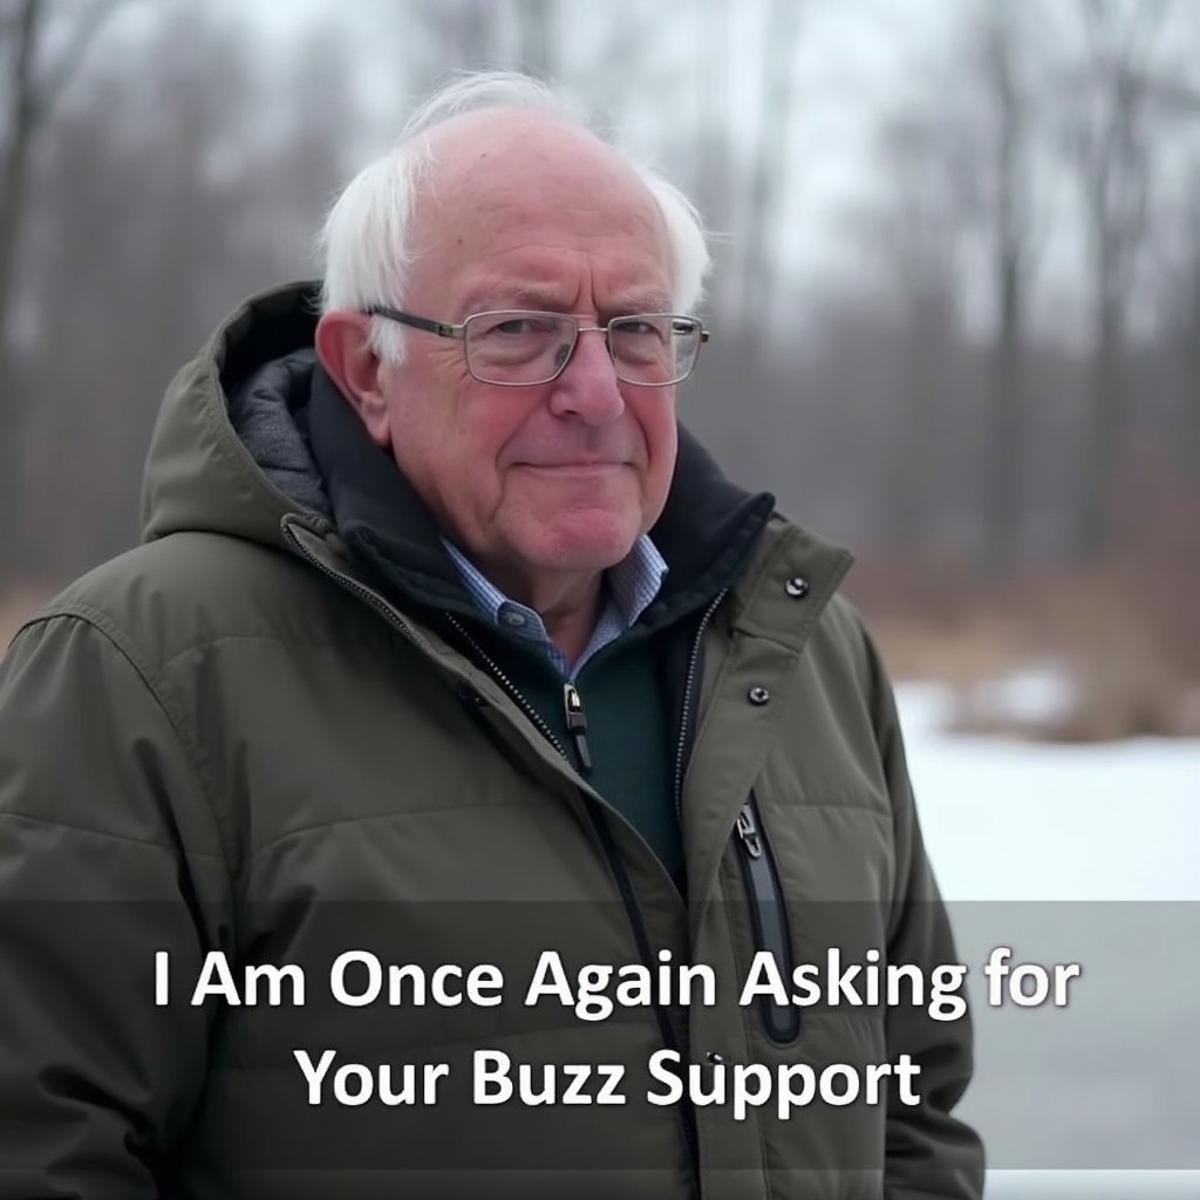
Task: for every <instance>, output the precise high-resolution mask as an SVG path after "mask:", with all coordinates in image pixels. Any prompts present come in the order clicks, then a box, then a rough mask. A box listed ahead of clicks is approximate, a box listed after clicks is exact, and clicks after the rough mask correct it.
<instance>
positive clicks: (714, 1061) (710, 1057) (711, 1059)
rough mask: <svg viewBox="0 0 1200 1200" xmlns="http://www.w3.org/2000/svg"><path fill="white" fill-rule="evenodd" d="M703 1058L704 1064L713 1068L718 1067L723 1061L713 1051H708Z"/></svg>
mask: <svg viewBox="0 0 1200 1200" xmlns="http://www.w3.org/2000/svg"><path fill="white" fill-rule="evenodd" d="M704 1058H705V1061H706V1062H708V1063H709V1064H710V1065H711V1066H714V1067H719V1066H720V1065H721V1064H722V1063H723V1062H724V1061H725V1059H724V1058H723V1057H722V1056H721V1055H719V1054H718V1053H717V1052H716V1051H715V1050H710V1051H709V1052H708V1053H707V1054H706V1055H705V1056H704Z"/></svg>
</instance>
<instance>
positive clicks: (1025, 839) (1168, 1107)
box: [897, 685, 1200, 1200]
mask: <svg viewBox="0 0 1200 1200" xmlns="http://www.w3.org/2000/svg"><path fill="white" fill-rule="evenodd" d="M897 696H898V701H899V705H900V710H901V717H902V721H903V725H904V731H905V740H906V745H907V748H908V759H909V770H910V774H911V776H912V780H913V784H914V788H915V790H916V795H917V803H918V808H919V812H920V817H921V822H922V826H923V829H924V833H925V840H926V845H927V848H928V850H929V854H930V857H931V859H932V861H933V864H934V867H935V870H936V873H937V876H938V880H939V883H940V885H941V889H942V893H943V895H944V896H945V897H946V899H947V901H948V902H949V907H950V911H951V919H952V921H953V923H954V928H955V933H956V939H957V942H958V950H959V957H960V959H961V961H963V962H966V963H968V964H971V974H970V975H969V977H968V978H969V981H970V982H969V987H970V995H971V999H972V1006H973V1019H974V1021H975V1025H976V1057H977V1065H976V1073H975V1078H974V1080H973V1082H972V1085H971V1088H970V1090H969V1091H968V1093H967V1096H966V1097H965V1098H964V1100H963V1102H962V1104H961V1105H960V1107H959V1109H958V1112H959V1113H960V1115H962V1116H963V1118H964V1119H966V1120H968V1121H970V1122H971V1123H972V1124H973V1125H975V1127H976V1128H977V1129H979V1131H980V1133H981V1134H982V1135H983V1137H984V1140H985V1142H986V1144H987V1147H988V1162H989V1167H992V1168H995V1169H993V1170H991V1171H990V1172H989V1178H988V1192H987V1196H988V1198H989V1200H1016V1198H1018V1197H1020V1198H1021V1200H1035V1198H1037V1200H1040V1198H1042V1197H1046V1198H1047V1200H1082V1198H1084V1197H1087V1198H1091V1197H1095V1198H1096V1200H1159V1198H1164V1200H1165V1198H1167V1197H1170V1198H1171V1200H1176V1198H1178V1200H1182V1198H1183V1197H1188V1198H1189V1200H1200V1029H1198V1026H1200V953H1198V951H1200V904H1197V903H1196V901H1200V865H1198V863H1200V741H1191V742H1179V741H1175V742H1168V741H1159V740H1151V739H1144V740H1136V741H1129V742H1124V743H1119V744H1113V745H1102V746H1054V745H1036V744H1026V743H1021V742H1016V741H1005V740H1000V739H993V738H982V737H967V736H960V735H954V734H947V733H944V732H943V731H942V728H941V726H942V723H943V722H944V720H945V719H946V717H947V715H948V712H949V709H948V697H947V695H946V693H945V692H943V691H942V690H941V689H939V688H936V687H927V686H925V685H904V686H901V687H900V688H898V689H897ZM977 902H982V903H977ZM1147 902H1156V903H1147ZM1188 902H1190V903H1188ZM1001 943H1003V944H1009V945H1012V946H1013V948H1014V958H1015V959H1017V960H1021V961H1030V962H1038V963H1053V962H1064V961H1073V962H1080V963H1082V964H1083V968H1084V975H1083V976H1082V977H1081V978H1080V979H1079V980H1078V981H1077V982H1076V987H1077V989H1078V990H1076V991H1073V992H1072V994H1071V1003H1070V1004H1069V1005H1068V1006H1067V1007H1066V1008H1065V1009H1059V1010H1054V1009H1052V1008H1050V1007H1049V1006H1047V1007H1045V1008H1042V1009H1024V1010H1014V1009H1013V1008H1012V1006H1011V1005H1009V1006H1007V1007H1005V1008H1001V1009H991V1008H988V1007H987V1006H986V1004H985V1003H983V999H982V998H983V995H984V993H983V979H982V973H981V972H980V971H979V970H978V964H980V963H982V961H983V960H984V958H986V956H987V953H988V951H989V950H990V948H991V947H992V946H994V945H997V944H1001ZM1085 1166H1095V1167H1100V1168H1106V1169H1102V1170H1093V1171H1084V1170H1082V1169H1081V1168H1083V1167H1085ZM1122 1167H1127V1168H1132V1169H1128V1170H1119V1169H1117V1168H1122ZM1017 1168H1041V1169H1017ZM1052 1168H1053V1169H1052ZM1159 1168H1177V1169H1174V1170H1168V1169H1159Z"/></svg>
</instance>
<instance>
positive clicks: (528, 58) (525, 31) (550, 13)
mask: <svg viewBox="0 0 1200 1200" xmlns="http://www.w3.org/2000/svg"><path fill="white" fill-rule="evenodd" d="M560 9H561V0H517V3H515V4H513V6H512V8H511V10H510V11H511V12H512V17H513V21H514V23H515V25H516V32H517V68H518V69H519V70H521V71H525V72H527V73H528V74H530V75H535V76H537V77H538V78H539V79H554V78H555V77H556V76H557V75H558V72H559V53H560V49H559V15H560Z"/></svg>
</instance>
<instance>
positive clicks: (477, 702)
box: [454, 679, 487, 708]
mask: <svg viewBox="0 0 1200 1200" xmlns="http://www.w3.org/2000/svg"><path fill="white" fill-rule="evenodd" d="M454 690H455V691H456V692H457V693H458V698H459V699H460V700H461V701H462V702H463V703H464V704H470V705H471V706H472V707H473V708H482V707H483V706H484V705H485V704H486V703H487V701H486V700H485V699H484V698H483V697H482V696H481V695H480V694H479V693H478V692H477V691H476V690H475V689H474V688H473V687H472V686H471V685H470V684H469V683H464V682H463V681H462V680H461V679H460V680H459V681H458V683H456V684H455V685H454Z"/></svg>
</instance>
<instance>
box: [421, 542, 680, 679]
mask: <svg viewBox="0 0 1200 1200" xmlns="http://www.w3.org/2000/svg"><path fill="white" fill-rule="evenodd" d="M442 543H443V544H444V545H445V547H446V551H447V553H449V555H450V557H451V559H452V560H453V561H454V565H455V566H456V567H457V568H458V573H459V575H460V576H461V577H462V581H463V586H464V587H465V588H466V589H467V591H468V592H469V593H470V595H471V599H472V600H474V601H475V603H476V604H477V605H478V606H479V608H480V610H481V611H482V612H483V613H485V614H486V615H487V617H488V618H489V619H490V620H491V622H492V623H493V624H494V625H499V626H502V627H503V628H505V629H507V630H509V631H510V632H511V633H515V634H518V635H519V636H520V637H523V638H528V639H529V641H530V642H531V643H533V644H534V645H536V646H537V647H538V648H539V649H540V650H541V651H542V652H543V653H544V654H545V655H546V657H547V658H549V659H550V661H551V662H552V663H554V665H555V667H557V668H558V673H559V674H560V675H561V676H562V677H563V678H564V679H574V678H575V676H576V675H578V674H579V672H580V670H581V668H582V667H583V664H584V663H586V662H587V660H588V659H589V658H591V657H592V655H594V654H595V653H596V652H597V651H598V650H600V649H601V648H602V647H604V646H607V645H608V643H609V642H611V641H614V640H615V639H616V638H618V637H620V636H621V634H622V633H624V632H625V630H627V629H628V628H629V627H630V626H631V625H632V624H633V623H634V621H636V620H637V619H638V617H640V616H641V615H642V613H643V612H644V611H645V609H646V607H647V606H648V605H649V603H650V602H651V601H652V600H653V599H654V597H655V596H657V595H658V591H659V588H661V587H662V581H663V578H664V577H665V575H666V573H667V564H666V562H665V561H664V560H663V556H662V555H661V554H659V552H658V548H657V547H656V546H655V545H654V543H653V542H652V541H651V540H650V538H649V536H648V535H647V534H642V536H641V537H639V538H638V540H637V541H636V542H634V543H633V549H632V550H630V552H629V553H628V554H627V555H626V556H625V558H623V559H622V560H621V561H620V562H619V563H617V565H616V566H615V567H609V569H608V570H607V571H606V572H605V580H606V587H605V597H606V599H605V603H604V610H603V611H602V612H601V614H600V619H599V620H598V621H597V622H596V628H595V629H593V630H592V636H591V640H590V641H589V642H588V644H587V645H586V646H585V647H584V650H583V653H582V654H581V655H580V656H579V659H578V661H577V662H576V663H575V665H574V666H573V667H572V666H570V665H568V663H567V660H566V657H565V656H564V655H563V652H562V651H561V650H560V649H559V648H558V647H557V646H556V645H555V644H554V643H553V642H552V641H551V640H550V638H549V636H548V635H547V633H546V626H545V625H544V624H542V618H541V617H540V616H539V615H538V614H537V613H536V612H535V611H534V610H533V609H532V608H527V607H526V606H525V605H524V604H519V603H518V602H517V601H516V600H512V599H510V598H509V597H508V596H506V595H505V594H504V593H503V592H502V591H500V589H499V588H497V587H496V586H495V585H494V584H493V583H491V582H490V580H488V579H487V578H486V577H485V576H484V575H483V574H482V573H481V572H480V571H479V568H478V567H476V566H475V564H474V563H473V562H471V560H470V559H469V558H467V556H466V555H465V554H463V552H462V551H461V550H460V549H459V548H458V547H457V546H455V545H454V544H453V543H451V542H449V541H447V540H446V539H445V538H443V539H442Z"/></svg>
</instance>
